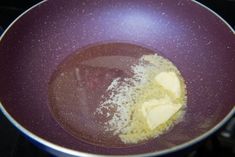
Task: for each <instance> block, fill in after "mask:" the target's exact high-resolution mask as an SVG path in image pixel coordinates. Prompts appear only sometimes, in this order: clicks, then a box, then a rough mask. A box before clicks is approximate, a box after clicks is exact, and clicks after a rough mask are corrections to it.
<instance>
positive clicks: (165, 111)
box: [141, 97, 181, 130]
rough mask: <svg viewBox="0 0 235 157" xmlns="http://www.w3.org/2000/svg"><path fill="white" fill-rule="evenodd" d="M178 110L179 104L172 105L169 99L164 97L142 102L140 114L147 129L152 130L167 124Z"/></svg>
mask: <svg viewBox="0 0 235 157" xmlns="http://www.w3.org/2000/svg"><path fill="white" fill-rule="evenodd" d="M180 108H181V105H180V104H173V103H172V101H171V100H170V99H169V97H165V98H162V99H151V100H149V101H146V102H144V103H143V104H142V105H141V112H142V115H143V117H144V119H145V120H146V122H147V125H148V127H149V129H151V130H153V129H155V128H156V127H158V126H159V125H161V124H163V123H165V122H167V121H168V120H169V119H170V118H171V117H172V116H173V115H174V114H175V113H176V112H177V111H178V110H179V109H180Z"/></svg>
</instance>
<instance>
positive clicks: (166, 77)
mask: <svg viewBox="0 0 235 157" xmlns="http://www.w3.org/2000/svg"><path fill="white" fill-rule="evenodd" d="M155 80H156V81H157V83H158V84H159V85H161V86H162V87H163V88H164V89H166V90H168V91H170V92H171V93H172V94H173V95H174V97H175V98H179V97H180V96H181V87H180V80H179V78H178V76H177V75H176V73H175V72H161V73H159V74H158V75H157V76H156V77H155Z"/></svg>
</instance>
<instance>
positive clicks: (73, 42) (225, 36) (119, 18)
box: [0, 0, 235, 156]
mask: <svg viewBox="0 0 235 157" xmlns="http://www.w3.org/2000/svg"><path fill="white" fill-rule="evenodd" d="M109 43H114V44H117V45H119V46H116V47H115V46H114V47H112V49H113V50H115V49H118V48H120V47H122V46H123V45H124V46H125V44H130V45H134V47H135V46H137V47H141V49H142V50H145V49H146V50H151V51H153V52H155V53H158V54H160V55H163V56H164V57H166V58H168V59H169V60H171V61H172V62H173V63H174V64H175V65H176V66H177V67H178V69H179V70H180V71H181V73H182V75H183V77H184V79H185V81H186V86H187V93H188V94H187V96H188V100H187V109H186V114H185V116H184V119H183V121H182V122H180V123H179V124H177V125H176V126H174V127H173V128H172V129H171V130H170V131H169V132H167V133H165V134H163V135H161V136H160V137H158V138H156V139H154V140H150V141H148V142H146V143H142V144H139V145H138V144H137V145H131V146H126V147H125V146H119V147H115V146H112V142H113V141H110V145H109V144H105V145H102V144H100V145H99V144H95V143H92V142H90V141H89V138H88V139H86V140H84V139H83V138H82V136H81V138H79V134H78V136H76V137H75V136H74V135H71V133H69V132H68V131H67V130H66V128H64V127H63V126H61V125H60V124H59V123H58V122H57V121H56V120H55V116H53V114H52V113H51V111H50V107H49V106H50V105H49V98H48V97H49V96H48V84H49V82H50V78H51V77H52V75H53V73H54V72H55V71H56V69H57V68H58V66H59V65H60V64H61V63H63V62H64V61H65V60H66V58H67V57H68V56H70V55H72V54H74V53H79V52H80V50H81V51H82V50H83V49H84V48H86V47H89V46H91V45H96V46H98V47H99V45H101V46H102V45H105V44H109ZM112 49H111V50H112ZM99 50H100V49H99ZM97 51H98V50H97ZM234 67H235V36H234V31H233V30H232V29H231V27H229V25H228V24H227V23H226V22H225V21H224V20H223V19H222V18H220V17H219V16H218V15H217V14H216V13H214V12H213V11H211V10H209V9H208V8H206V7H204V6H203V5H201V4H199V3H198V2H196V1H187V0H181V1H170V0H167V1H165V0H164V1H163V0H162V1H161V0H159V1H155V0H134V1H132V0H118V1H117V0H93V1H88V0H80V1H77V0H70V1H64V0H57V1H43V2H41V3H39V4H37V5H35V6H33V7H32V8H30V9H29V10H27V11H26V12H25V13H23V14H22V15H21V16H20V17H19V18H17V19H16V20H15V21H14V22H13V23H12V24H11V25H10V26H9V27H8V29H7V30H6V31H5V32H4V34H3V36H2V37H1V42H0V101H1V105H0V108H1V111H2V112H3V113H4V115H5V116H6V117H7V118H8V119H9V120H10V121H11V122H12V124H13V125H14V126H15V127H16V128H18V129H19V130H20V131H21V132H22V133H23V134H24V135H25V136H26V137H28V138H29V140H31V141H33V142H35V143H36V144H38V145H39V146H41V147H42V148H43V149H45V150H47V151H49V152H51V153H53V154H56V155H58V156H98V155H139V156H148V155H165V154H169V153H174V152H176V151H177V150H181V149H183V148H186V147H189V146H191V145H193V144H195V143H197V142H199V141H200V140H202V139H204V138H206V137H207V136H209V135H210V134H212V133H214V132H215V131H216V130H217V129H219V128H220V127H221V126H222V125H223V124H224V123H225V122H226V121H227V120H228V119H229V118H230V117H231V115H232V114H233V113H234V104H235V96H234V93H235V70H234ZM68 106H69V105H68ZM58 112H59V111H58ZM61 112H62V113H66V112H67V110H66V107H65V109H64V110H62V111H61ZM77 112H78V113H76V114H80V113H81V112H83V111H79V110H78V111H77ZM71 114H75V113H74V112H71ZM71 114H67V117H64V119H66V118H67V119H69V118H71V117H69V115H71ZM75 122H76V119H75ZM83 123H87V121H84V122H83ZM75 124H76V126H78V128H79V126H80V125H81V126H82V123H79V124H77V123H74V124H73V125H75ZM83 133H86V131H84V132H83ZM92 138H95V137H94V136H90V139H92ZM98 138H99V137H98Z"/></svg>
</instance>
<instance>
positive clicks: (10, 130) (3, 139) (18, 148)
mask: <svg viewBox="0 0 235 157" xmlns="http://www.w3.org/2000/svg"><path fill="white" fill-rule="evenodd" d="M40 1H41V0H0V34H1V33H2V32H3V30H4V29H6V28H7V26H8V25H9V24H10V23H11V22H12V21H13V20H14V19H15V18H16V17H17V16H19V15H20V14H21V13H22V12H24V11H25V10H26V9H28V8H30V7H31V6H32V5H34V4H36V3H38V2H40ZM68 1H69V0H68ZM198 1H199V2H201V3H203V4H205V5H206V6H208V7H209V8H211V9H212V10H214V11H215V12H216V13H218V14H219V15H220V16H221V17H223V18H224V19H225V20H226V21H227V22H228V23H229V24H230V25H231V26H232V27H233V28H234V29H235V0H198ZM226 133H229V134H230V135H231V137H230V138H228V137H226ZM21 156H22V157H31V156H32V157H49V156H50V157H51V155H49V154H48V153H46V152H44V151H42V150H40V149H38V148H36V147H35V146H34V145H32V144H31V143H30V142H28V141H27V140H26V139H25V138H24V137H23V136H22V135H20V134H19V133H18V131H17V130H16V129H15V128H14V127H13V126H12V125H11V124H10V123H9V122H8V121H7V120H6V118H5V117H4V116H3V115H2V113H0V157H21ZM180 156H182V157H210V156H213V157H220V156H223V157H235V117H233V118H232V119H231V120H230V121H229V122H228V124H227V125H226V126H225V127H224V128H223V129H221V130H220V131H219V132H218V133H216V134H214V135H213V136H212V137H210V138H209V139H207V140H206V141H203V142H202V143H201V144H199V145H198V146H197V147H195V148H194V149H193V150H192V151H190V152H189V153H186V154H185V155H180Z"/></svg>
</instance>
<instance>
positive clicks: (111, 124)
mask: <svg viewBox="0 0 235 157" xmlns="http://www.w3.org/2000/svg"><path fill="white" fill-rule="evenodd" d="M141 64H143V63H142V62H140V63H139V64H138V65H134V66H132V67H131V70H132V72H133V73H134V75H133V77H132V78H124V79H123V80H121V78H120V77H118V78H116V79H114V80H113V81H112V83H111V84H110V85H109V87H108V88H107V90H106V92H109V93H110V94H109V96H108V98H106V99H105V101H103V102H101V104H100V105H99V107H98V108H97V109H96V112H95V114H104V113H105V112H104V111H106V112H107V111H108V112H107V113H106V117H109V116H110V115H111V113H110V112H111V111H112V110H113V109H115V112H114V113H113V116H112V118H111V119H110V120H108V121H107V122H105V126H104V127H105V130H106V131H113V132H114V135H116V134H118V133H120V132H121V130H122V129H123V128H124V127H125V126H126V125H128V123H129V122H130V118H131V107H132V105H133V104H134V102H135V97H136V96H137V94H136V89H137V88H139V87H140V86H141V85H142V84H144V83H145V82H146V75H145V70H146V69H145V68H144V66H143V65H141ZM103 97H104V96H103Z"/></svg>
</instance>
